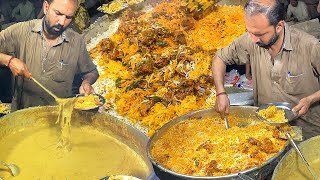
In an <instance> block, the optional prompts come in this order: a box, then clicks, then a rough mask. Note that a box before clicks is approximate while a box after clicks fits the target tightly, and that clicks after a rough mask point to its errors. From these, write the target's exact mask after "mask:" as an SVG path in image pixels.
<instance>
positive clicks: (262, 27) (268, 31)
mask: <svg viewBox="0 0 320 180" xmlns="http://www.w3.org/2000/svg"><path fill="white" fill-rule="evenodd" d="M245 23H246V28H247V32H248V33H249V34H250V36H251V39H252V41H253V42H254V43H256V44H257V45H258V46H260V47H263V48H266V49H269V48H271V46H273V45H274V44H275V43H276V42H277V41H278V40H279V34H280V32H281V31H282V30H283V27H284V24H283V22H281V21H280V22H279V23H278V24H277V25H276V26H273V25H270V24H269V21H268V19H267V17H266V16H265V15H263V14H257V15H253V16H248V15H246V16H245Z"/></svg>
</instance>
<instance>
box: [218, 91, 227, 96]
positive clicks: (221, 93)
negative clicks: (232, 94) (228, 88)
mask: <svg viewBox="0 0 320 180" xmlns="http://www.w3.org/2000/svg"><path fill="white" fill-rule="evenodd" d="M223 94H225V95H227V93H226V92H225V91H223V92H220V93H217V94H216V97H218V96H220V95H223Z"/></svg>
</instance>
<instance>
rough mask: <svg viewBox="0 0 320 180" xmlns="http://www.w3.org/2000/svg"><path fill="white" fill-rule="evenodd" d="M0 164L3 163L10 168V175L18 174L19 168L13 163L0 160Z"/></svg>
mask: <svg viewBox="0 0 320 180" xmlns="http://www.w3.org/2000/svg"><path fill="white" fill-rule="evenodd" d="M0 164H3V165H4V166H6V167H7V168H9V169H10V171H11V174H12V176H18V175H19V174H20V168H19V167H18V166H17V165H15V164H7V163H5V162H3V161H1V160H0Z"/></svg>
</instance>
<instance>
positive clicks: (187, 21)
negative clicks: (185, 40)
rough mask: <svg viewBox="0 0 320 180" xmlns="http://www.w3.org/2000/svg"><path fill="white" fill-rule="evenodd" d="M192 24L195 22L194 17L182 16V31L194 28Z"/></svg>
mask: <svg viewBox="0 0 320 180" xmlns="http://www.w3.org/2000/svg"><path fill="white" fill-rule="evenodd" d="M194 24H195V23H194V19H192V18H190V17H187V18H184V19H183V20H182V22H181V25H182V28H183V30H184V31H189V30H193V29H194V28H195V27H194Z"/></svg>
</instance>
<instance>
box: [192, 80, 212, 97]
mask: <svg viewBox="0 0 320 180" xmlns="http://www.w3.org/2000/svg"><path fill="white" fill-rule="evenodd" d="M194 91H195V94H196V95H197V96H203V95H205V94H206V88H204V87H201V86H200V84H199V83H197V84H195V85H194ZM210 93H211V92H210Z"/></svg>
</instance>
